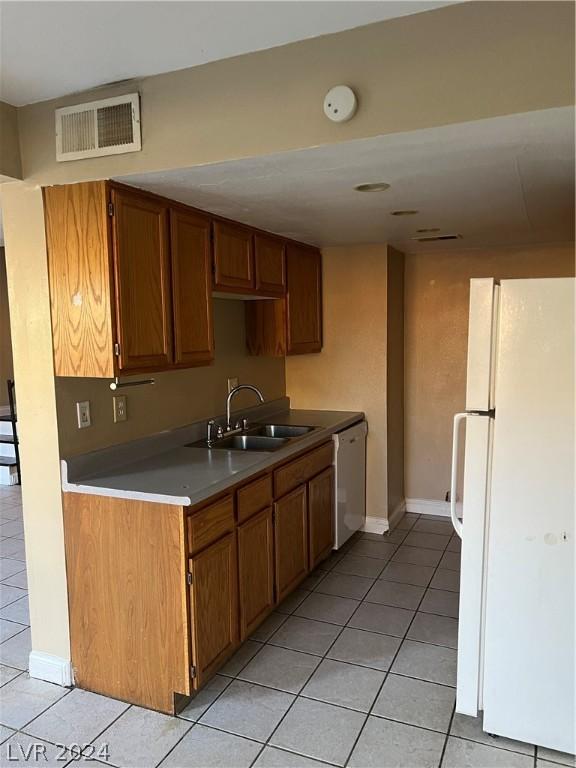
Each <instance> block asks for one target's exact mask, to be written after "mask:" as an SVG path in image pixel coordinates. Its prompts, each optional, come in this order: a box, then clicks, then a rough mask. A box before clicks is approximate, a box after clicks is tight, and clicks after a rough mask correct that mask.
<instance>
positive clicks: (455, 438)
mask: <svg viewBox="0 0 576 768" xmlns="http://www.w3.org/2000/svg"><path fill="white" fill-rule="evenodd" d="M467 416H468V414H467V413H457V414H456V415H455V416H454V427H453V431H452V473H451V476H450V518H451V520H452V525H453V526H454V530H455V531H456V533H457V534H458V536H459V537H460V538H462V523H461V522H460V520H459V519H458V516H457V515H456V483H457V482H458V452H459V448H460V423H461V422H462V421H464V419H465V418H466V417H467Z"/></svg>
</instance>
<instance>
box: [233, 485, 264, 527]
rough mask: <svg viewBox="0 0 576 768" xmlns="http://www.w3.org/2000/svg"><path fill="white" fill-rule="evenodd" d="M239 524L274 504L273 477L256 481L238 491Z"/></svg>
mask: <svg viewBox="0 0 576 768" xmlns="http://www.w3.org/2000/svg"><path fill="white" fill-rule="evenodd" d="M236 502H237V505H238V522H239V523H243V522H244V520H248V518H249V517H251V516H252V515H254V514H255V513H256V512H260V510H261V509H265V508H266V507H269V506H270V505H271V504H272V475H265V476H264V477H260V478H258V480H254V482H253V483H249V484H248V485H245V486H244V487H243V488H240V489H239V490H238V491H237V495H236Z"/></svg>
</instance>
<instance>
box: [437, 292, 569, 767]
mask: <svg viewBox="0 0 576 768" xmlns="http://www.w3.org/2000/svg"><path fill="white" fill-rule="evenodd" d="M574 294H575V280H574V279H572V278H551V279H536V280H502V281H501V283H500V285H497V284H496V282H495V281H494V280H493V279H476V280H472V281H471V286H470V318H469V333H468V366H467V387H466V412H465V413H460V414H456V416H455V417H454V431H453V436H454V444H453V456H452V483H451V486H452V487H451V515H452V521H453V523H454V527H455V529H456V531H457V533H458V534H459V535H460V536H461V538H462V562H461V585H460V616H459V630H458V678H457V697H456V711H457V712H461V713H463V714H467V715H472V716H477V715H478V714H480V712H481V711H483V716H484V720H483V727H484V730H485V731H486V732H488V733H492V734H496V735H499V736H507V737H509V738H513V739H518V740H520V741H525V742H529V743H531V744H538V745H540V746H545V747H549V748H551V749H556V750H560V751H563V752H570V753H574V752H575V751H576V739H575V732H576V710H575V697H576V688H575V683H576V681H575V674H576V669H575V656H576V638H575V627H574V623H575V570H574V559H575V558H574V527H575V526H574V520H575V484H574V471H575V451H574V417H575V412H574V399H575V377H574V362H575V360H574V342H575V334H574V317H575V315H574V309H575V303H574ZM462 422H465V424H466V429H465V440H464V435H463V433H464V430H463V429H462ZM461 452H463V455H464V474H463V483H462V505H461V506H460V505H457V504H456V501H457V474H458V467H459V465H460V460H461V458H462V457H461V456H460V453H461ZM458 508H459V510H460V511H459V512H458V511H457V510H458ZM458 514H461V516H462V519H461V520H460V519H459V517H458V516H457V515H458Z"/></svg>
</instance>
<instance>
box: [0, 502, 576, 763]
mask: <svg viewBox="0 0 576 768" xmlns="http://www.w3.org/2000/svg"><path fill="white" fill-rule="evenodd" d="M0 537H1V540H0V555H1V558H0V569H1V570H0V598H1V600H0V603H1V606H0V630H1V635H0V766H12V765H15V764H16V765H18V764H27V765H44V766H63V765H67V764H70V763H71V762H74V761H75V757H76V755H77V754H79V753H78V749H82V750H83V751H82V754H81V756H80V757H79V759H80V760H82V761H83V762H93V763H96V764H101V763H108V764H109V765H113V766H117V767H118V768H120V767H122V766H126V767H127V768H128V767H130V766H132V767H133V768H144V767H148V766H157V765H161V766H163V768H164V767H166V768H168V766H172V767H175V768H184V767H186V768H208V767H210V766H215V767H218V766H224V767H225V768H243V767H246V768H248V767H249V766H255V768H290V767H292V766H293V767H295V768H305V767H306V766H310V767H313V766H318V767H320V766H326V765H329V766H330V765H332V766H350V767H351V768H370V767H371V766H374V767H375V768H376V767H377V768H394V767H396V768H438V767H439V766H441V767H442V768H466V767H468V766H469V767H470V768H554V766H561V765H564V766H566V765H572V766H574V765H575V763H574V758H573V757H571V756H569V755H563V754H560V753H557V752H552V751H550V750H544V749H538V750H536V748H535V747H534V746H532V745H529V744H524V743H521V742H515V741H511V740H508V739H503V738H493V737H491V736H489V735H488V734H486V733H484V732H483V731H482V727H481V722H480V720H479V719H478V720H474V719H472V718H467V717H463V716H461V715H455V714H454V699H455V689H454V685H455V682H456V647H457V616H458V587H459V541H458V539H457V538H456V537H455V536H454V535H453V534H452V530H451V527H450V524H449V522H448V521H446V520H445V519H439V518H430V517H428V516H427V517H419V516H417V515H406V516H405V518H404V519H403V520H402V521H401V523H400V524H399V526H398V527H397V528H396V529H395V530H394V531H392V533H391V534H390V535H389V536H386V537H385V538H383V537H381V536H376V535H371V534H365V535H360V536H357V537H356V538H355V539H354V540H353V541H351V542H350V543H349V545H348V546H347V547H346V548H345V551H344V552H338V553H337V554H333V555H332V556H331V557H330V558H329V560H328V561H327V562H326V563H324V564H323V565H322V567H321V568H319V569H318V570H317V571H316V572H315V573H313V574H312V575H311V576H310V577H309V578H308V579H307V580H306V581H305V582H304V584H303V585H302V588H301V589H299V590H297V591H296V592H295V593H294V594H293V595H291V596H290V597H289V598H288V599H287V600H286V601H285V602H284V603H283V604H282V605H281V606H279V608H278V610H277V611H276V612H274V613H273V614H272V615H271V616H270V617H269V618H268V619H267V620H266V622H265V623H264V624H263V625H262V626H261V627H260V628H259V629H258V631H257V632H256V633H255V635H254V636H253V638H251V639H250V640H248V641H247V642H246V643H244V645H243V646H242V647H241V648H240V649H239V650H238V651H237V653H236V654H235V656H234V657H233V658H232V659H231V660H230V661H229V662H228V663H227V664H226V665H225V666H224V667H223V669H222V670H221V671H220V674H219V675H217V676H216V677H215V678H214V679H213V680H212V681H211V683H210V684H209V685H208V687H207V688H206V689H205V690H203V691H202V692H200V694H199V695H198V696H197V697H196V698H195V699H194V700H193V701H192V702H191V704H190V705H189V706H188V707H187V709H185V710H184V712H182V714H181V715H180V717H167V716H166V715H161V714H158V713H157V712H150V711H147V710H145V709H141V708H139V707H135V706H129V705H128V704H125V703H123V702H119V701H115V700H113V699H109V698H106V697H104V696H98V695H96V694H93V693H88V692H86V691H82V690H79V689H72V690H68V689H65V688H59V687H58V686H55V685H52V684H50V683H46V682H43V681H40V680H34V679H31V678H29V676H28V674H27V671H26V670H27V664H28V653H29V651H30V631H29V626H28V625H29V617H28V593H27V582H26V560H25V552H24V541H23V527H22V508H21V499H20V489H18V488H9V489H7V488H3V487H0Z"/></svg>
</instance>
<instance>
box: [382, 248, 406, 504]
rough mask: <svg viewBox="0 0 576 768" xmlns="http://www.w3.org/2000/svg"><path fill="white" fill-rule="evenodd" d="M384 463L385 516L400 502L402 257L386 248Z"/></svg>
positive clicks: (402, 328)
mask: <svg viewBox="0 0 576 768" xmlns="http://www.w3.org/2000/svg"><path fill="white" fill-rule="evenodd" d="M387 296H388V298H387V312H386V327H387V340H386V352H387V356H386V432H387V450H386V463H387V471H388V514H389V515H391V514H392V513H393V512H394V510H395V509H397V508H398V507H399V506H400V505H402V503H403V501H404V254H403V253H400V252H399V251H397V250H395V249H394V248H390V247H389V248H388V281H387Z"/></svg>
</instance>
